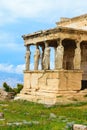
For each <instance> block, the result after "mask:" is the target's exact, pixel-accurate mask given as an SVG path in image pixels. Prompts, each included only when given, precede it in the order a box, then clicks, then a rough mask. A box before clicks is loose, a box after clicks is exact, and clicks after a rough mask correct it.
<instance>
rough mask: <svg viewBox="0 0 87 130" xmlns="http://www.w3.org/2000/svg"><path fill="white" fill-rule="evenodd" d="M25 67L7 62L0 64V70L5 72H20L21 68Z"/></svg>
mask: <svg viewBox="0 0 87 130" xmlns="http://www.w3.org/2000/svg"><path fill="white" fill-rule="evenodd" d="M24 69H25V65H24V64H21V65H17V66H14V65H11V64H10V65H9V64H0V71H1V72H7V73H16V74H22V73H23V70H24Z"/></svg>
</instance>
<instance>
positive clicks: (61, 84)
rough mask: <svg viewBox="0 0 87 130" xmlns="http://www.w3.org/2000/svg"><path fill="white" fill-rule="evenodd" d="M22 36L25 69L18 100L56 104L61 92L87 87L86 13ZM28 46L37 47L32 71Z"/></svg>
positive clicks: (71, 91) (75, 90)
mask: <svg viewBox="0 0 87 130" xmlns="http://www.w3.org/2000/svg"><path fill="white" fill-rule="evenodd" d="M23 39H24V45H25V47H26V56H25V59H26V69H25V71H24V88H23V90H22V91H21V93H20V94H19V96H20V98H21V99H22V98H23V99H27V100H29V101H33V102H38V103H45V104H55V103H56V102H57V101H58V100H59V99H58V96H59V95H60V94H62V95H63V94H64V93H71V94H72V93H75V92H78V91H80V90H83V89H85V88H86V87H87V14H85V15H81V16H78V17H74V18H61V19H60V21H59V22H57V23H56V27H55V28H52V29H48V30H41V31H38V32H35V33H32V34H28V35H23ZM31 46H35V47H36V50H35V52H34V56H33V63H34V70H31V69H30V64H31V49H32V47H31ZM51 49H54V51H53V52H52V53H51V51H52V50H51ZM51 55H54V68H53V69H51ZM39 66H40V68H41V69H38V68H39Z"/></svg>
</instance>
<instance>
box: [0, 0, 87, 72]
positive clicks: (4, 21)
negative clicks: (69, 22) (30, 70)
mask: <svg viewBox="0 0 87 130" xmlns="http://www.w3.org/2000/svg"><path fill="white" fill-rule="evenodd" d="M86 13H87V0H83V1H82V0H61V1H60V0H0V71H3V72H11V73H13V72H15V73H22V70H23V69H24V63H25V59H24V55H25V47H24V42H23V39H22V37H21V36H22V35H23V34H28V33H32V32H34V31H38V30H43V29H48V28H53V27H55V26H56V25H55V22H57V21H58V20H59V19H60V17H70V18H71V17H74V16H78V15H82V14H86Z"/></svg>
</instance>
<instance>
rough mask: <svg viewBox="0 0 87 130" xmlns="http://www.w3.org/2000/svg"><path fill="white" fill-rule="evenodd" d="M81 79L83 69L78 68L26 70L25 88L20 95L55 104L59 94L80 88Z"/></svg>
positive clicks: (31, 99) (24, 97)
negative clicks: (78, 69)
mask: <svg viewBox="0 0 87 130" xmlns="http://www.w3.org/2000/svg"><path fill="white" fill-rule="evenodd" d="M81 80H82V71H77V70H58V71H57V70H55V71H51V70H47V71H25V72H24V88H23V90H22V91H21V93H20V94H19V95H18V96H19V98H21V99H26V100H29V101H33V102H38V103H43V104H55V103H57V97H58V95H59V94H64V92H68V93H69V92H70V91H78V90H80V89H81Z"/></svg>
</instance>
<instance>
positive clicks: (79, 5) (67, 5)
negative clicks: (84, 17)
mask: <svg viewBox="0 0 87 130" xmlns="http://www.w3.org/2000/svg"><path fill="white" fill-rule="evenodd" d="M86 12H87V2H86V0H84V2H83V1H82V0H77V1H76V0H73V1H72V0H61V1H60V0H15V1H14V0H1V1H0V23H2V24H3V23H6V22H13V21H16V20H17V19H19V18H35V19H36V18H37V19H38V20H41V18H43V19H42V20H44V21H46V20H47V19H49V18H50V19H49V21H50V20H52V19H53V18H54V19H57V18H58V17H61V15H65V14H66V15H67V16H68V15H69V13H71V14H72V15H79V14H80V13H86ZM65 17H66V16H65ZM39 18H40V19H39Z"/></svg>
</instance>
